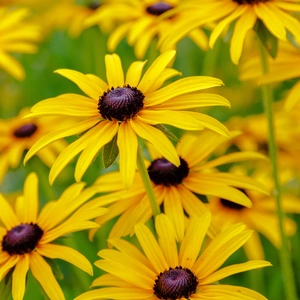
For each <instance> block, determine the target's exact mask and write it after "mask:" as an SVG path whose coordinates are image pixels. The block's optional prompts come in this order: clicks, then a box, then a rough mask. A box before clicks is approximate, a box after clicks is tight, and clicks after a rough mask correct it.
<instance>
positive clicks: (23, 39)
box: [0, 7, 40, 80]
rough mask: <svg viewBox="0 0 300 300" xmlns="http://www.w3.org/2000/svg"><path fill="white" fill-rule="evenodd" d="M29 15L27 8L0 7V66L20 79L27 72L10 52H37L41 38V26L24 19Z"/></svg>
mask: <svg viewBox="0 0 300 300" xmlns="http://www.w3.org/2000/svg"><path fill="white" fill-rule="evenodd" d="M28 15H29V10H28V9H25V8H17V9H11V8H9V7H0V16H1V18H0V68H1V69H3V70H5V71H6V72H7V73H8V74H10V75H11V76H13V77H14V78H16V79H18V80H22V79H24V77H25V72H24V69H23V67H22V66H21V64H20V63H19V62H18V61H17V60H16V59H15V58H14V57H12V56H11V55H9V53H10V52H12V53H35V52H36V51H37V47H36V45H35V44H36V42H37V41H38V40H39V39H40V32H39V31H40V29H39V27H38V26H36V25H31V24H29V23H26V21H24V19H25V18H26V17H27V16H28Z"/></svg>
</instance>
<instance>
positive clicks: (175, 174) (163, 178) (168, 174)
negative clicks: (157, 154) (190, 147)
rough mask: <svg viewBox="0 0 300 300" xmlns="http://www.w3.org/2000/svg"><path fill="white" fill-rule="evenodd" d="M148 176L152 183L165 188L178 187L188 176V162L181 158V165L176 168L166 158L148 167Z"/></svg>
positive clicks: (157, 160)
mask: <svg viewBox="0 0 300 300" xmlns="http://www.w3.org/2000/svg"><path fill="white" fill-rule="evenodd" d="M148 174H149V177H150V179H151V180H152V182H154V183H155V184H162V185H165V186H171V185H174V186H176V185H178V184H180V183H181V182H182V180H183V179H184V178H185V177H187V176H188V174H189V167H188V164H187V162H186V161H185V160H184V159H182V158H181V157H180V165H179V167H176V166H175V165H173V164H172V163H170V162H169V161H168V160H166V159H165V158H160V159H156V160H154V161H153V162H152V163H151V165H150V166H149V167H148Z"/></svg>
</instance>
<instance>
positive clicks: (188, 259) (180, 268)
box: [75, 213, 271, 300]
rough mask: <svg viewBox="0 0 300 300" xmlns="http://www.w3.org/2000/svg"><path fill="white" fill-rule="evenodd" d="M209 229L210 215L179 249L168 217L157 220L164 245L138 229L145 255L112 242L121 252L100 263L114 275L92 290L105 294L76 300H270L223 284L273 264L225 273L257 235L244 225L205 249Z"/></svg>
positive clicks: (106, 254) (196, 222) (105, 255)
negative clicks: (233, 276)
mask: <svg viewBox="0 0 300 300" xmlns="http://www.w3.org/2000/svg"><path fill="white" fill-rule="evenodd" d="M209 224H210V214H209V213H208V214H205V215H203V217H194V218H192V220H191V222H190V224H189V227H188V229H187V231H186V233H185V235H184V238H183V240H182V242H181V243H180V245H179V247H178V245H177V243H176V238H175V236H176V234H175V231H174V228H173V226H172V224H171V222H170V221H169V219H168V218H167V217H166V216H165V215H163V214H161V215H158V216H157V217H156V232H157V235H158V240H157V239H156V238H155V237H154V235H153V233H152V232H151V231H150V230H149V229H148V227H147V226H145V225H143V224H137V225H136V226H135V230H134V231H135V234H136V236H137V238H138V241H139V244H140V246H141V248H142V250H143V252H141V251H140V250H139V249H138V248H137V247H136V246H133V245H132V244H130V243H129V242H126V241H124V240H119V239H112V240H110V241H109V242H110V243H111V244H112V245H113V246H114V247H115V249H109V250H101V251H99V253H98V255H99V256H100V257H101V258H102V259H101V260H99V261H97V262H96V263H95V265H96V266H97V267H98V268H100V269H102V270H104V271H105V272H107V273H108V274H105V275H102V276H101V277H99V278H97V279H96V280H95V281H94V282H93V284H92V286H93V287H103V288H100V289H95V290H92V291H89V292H86V293H84V294H82V295H80V296H79V297H77V298H76V299H75V300H88V299H89V300H93V299H122V300H125V299H128V300H129V299H130V300H132V299H139V300H142V299H152V300H158V299H172V300H179V299H239V300H246V299H247V300H250V299H253V300H262V299H266V298H265V297H263V296H262V295H260V294H258V293H257V292H255V291H253V290H250V289H247V288H244V287H240V286H231V285H223V284H217V282H218V281H219V280H221V279H223V278H225V277H228V276H230V275H233V274H237V273H240V272H245V271H248V270H252V269H257V268H261V267H266V266H270V265H271V264H270V263H269V262H266V261H262V260H253V261H248V262H245V263H240V264H235V265H229V266H227V267H224V268H221V269H220V267H221V266H222V264H223V263H224V262H225V261H226V260H227V259H228V258H229V257H230V256H231V255H232V254H233V253H234V252H236V251H237V250H238V249H239V248H240V247H241V246H242V245H244V244H245V243H246V241H247V240H248V239H249V238H250V236H251V233H252V232H251V231H249V230H244V229H245V226H244V225H242V224H237V225H233V226H231V227H228V228H227V229H225V230H224V231H222V232H221V233H220V234H219V235H217V236H216V237H215V238H214V239H213V240H212V241H211V242H210V244H209V245H208V246H207V247H206V248H205V249H202V244H203V240H204V238H205V235H206V233H207V230H208V227H209ZM200 251H202V252H201V254H200V256H199V253H200Z"/></svg>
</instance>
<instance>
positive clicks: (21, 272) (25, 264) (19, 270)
mask: <svg viewBox="0 0 300 300" xmlns="http://www.w3.org/2000/svg"><path fill="white" fill-rule="evenodd" d="M28 269H29V256H28V255H27V254H24V255H22V257H21V259H20V260H19V262H18V263H17V264H16V267H15V270H14V272H13V275H12V296H13V299H14V300H23V297H24V294H25V288H26V275H27V272H28Z"/></svg>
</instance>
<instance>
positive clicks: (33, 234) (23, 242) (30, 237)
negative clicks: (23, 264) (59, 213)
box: [2, 223, 43, 255]
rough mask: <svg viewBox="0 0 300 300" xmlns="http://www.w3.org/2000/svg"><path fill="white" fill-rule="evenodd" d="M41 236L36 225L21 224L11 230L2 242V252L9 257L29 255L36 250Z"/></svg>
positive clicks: (40, 230) (41, 233) (40, 231)
mask: <svg viewBox="0 0 300 300" xmlns="http://www.w3.org/2000/svg"><path fill="white" fill-rule="evenodd" d="M42 236H43V230H42V229H41V228H40V227H39V226H38V225H37V224H33V223H30V224H21V225H18V226H15V227H14V228H12V229H11V230H10V231H8V233H7V234H6V235H5V236H4V238H3V240H2V251H6V252H8V254H9V255H16V254H19V255H22V254H25V253H30V252H31V251H32V250H34V249H35V248H36V246H37V245H38V242H39V240H40V239H41V237H42Z"/></svg>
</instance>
